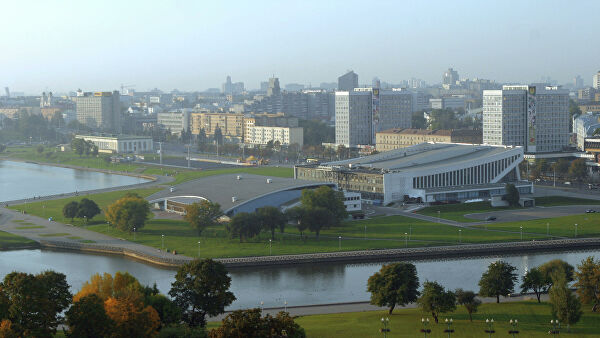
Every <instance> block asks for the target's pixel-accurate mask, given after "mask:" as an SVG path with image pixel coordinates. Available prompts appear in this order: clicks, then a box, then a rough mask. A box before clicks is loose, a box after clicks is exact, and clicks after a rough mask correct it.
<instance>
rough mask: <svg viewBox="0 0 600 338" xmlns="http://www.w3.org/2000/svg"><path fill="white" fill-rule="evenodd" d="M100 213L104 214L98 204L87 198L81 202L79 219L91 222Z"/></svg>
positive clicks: (78, 210)
mask: <svg viewBox="0 0 600 338" xmlns="http://www.w3.org/2000/svg"><path fill="white" fill-rule="evenodd" d="M100 212H102V210H100V207H99V206H98V204H96V202H94V201H92V200H90V199H87V198H82V199H81V201H79V204H78V208H77V217H79V218H86V219H87V220H91V219H92V218H94V216H96V215H98V214H100Z"/></svg>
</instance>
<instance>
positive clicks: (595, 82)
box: [592, 71, 600, 89]
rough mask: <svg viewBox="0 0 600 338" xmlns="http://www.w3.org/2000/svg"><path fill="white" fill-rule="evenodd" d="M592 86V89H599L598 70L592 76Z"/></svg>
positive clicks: (599, 76) (599, 73)
mask: <svg viewBox="0 0 600 338" xmlns="http://www.w3.org/2000/svg"><path fill="white" fill-rule="evenodd" d="M592 87H594V89H600V71H598V73H596V74H594V76H593V77H592Z"/></svg>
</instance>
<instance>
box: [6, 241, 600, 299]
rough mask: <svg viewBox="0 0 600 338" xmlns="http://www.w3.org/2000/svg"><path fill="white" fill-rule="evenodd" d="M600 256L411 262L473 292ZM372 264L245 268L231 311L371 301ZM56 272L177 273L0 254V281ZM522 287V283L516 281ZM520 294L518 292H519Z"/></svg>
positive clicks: (165, 276)
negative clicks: (501, 263)
mask: <svg viewBox="0 0 600 338" xmlns="http://www.w3.org/2000/svg"><path fill="white" fill-rule="evenodd" d="M588 256H594V257H595V258H596V259H598V258H600V251H589V252H555V253H540V254H527V255H516V256H503V257H500V256H494V257H484V258H470V259H469V258H460V259H448V260H435V261H415V262H413V263H415V265H416V267H417V273H418V275H419V280H420V282H421V284H422V283H423V282H424V281H426V280H430V281H438V282H439V283H441V284H442V285H444V286H445V287H447V288H450V289H456V288H463V289H467V290H474V291H477V290H478V289H479V288H478V286H477V283H478V281H479V278H480V277H481V274H482V273H483V272H484V271H485V269H486V268H487V266H488V265H489V264H490V263H491V262H494V261H496V260H498V259H503V260H505V261H506V262H508V263H510V264H512V265H513V266H515V267H516V268H517V269H518V272H517V273H518V274H519V275H523V273H524V272H525V270H526V269H528V268H531V267H535V266H538V265H540V264H543V263H545V262H547V261H549V260H552V259H556V258H560V259H563V260H565V261H567V262H568V263H570V264H571V265H573V266H576V265H577V264H579V263H580V262H581V261H582V260H583V259H584V258H586V257H588ZM381 265H382V264H381V263H372V264H319V265H314V266H311V265H299V266H285V267H273V268H248V269H235V270H232V271H230V274H231V277H232V286H231V290H232V291H233V293H234V294H235V296H236V297H237V300H236V301H235V302H234V303H233V304H232V305H231V306H230V309H238V308H247V307H258V306H260V302H264V306H265V307H282V306H283V304H284V302H285V301H287V302H288V306H298V305H311V304H328V303H342V302H355V301H367V300H369V293H367V291H366V288H367V279H368V278H369V276H371V275H372V274H373V273H374V272H376V271H377V270H379V269H380V268H381ZM49 269H51V270H55V271H58V272H62V273H64V274H66V275H67V280H68V282H69V284H70V285H71V288H72V291H73V292H76V291H77V290H79V289H80V288H81V285H82V284H83V282H85V281H86V280H89V279H90V276H91V275H92V274H94V273H97V272H98V273H104V272H108V273H111V274H114V273H115V272H117V271H128V272H129V273H131V274H132V275H134V276H135V277H136V278H137V279H138V280H139V281H140V282H141V283H142V284H152V283H156V284H157V286H158V288H159V289H160V290H161V292H162V293H165V294H166V293H168V291H169V289H170V287H171V283H172V282H173V281H174V276H175V271H173V270H166V269H161V268H158V267H154V266H150V265H146V264H142V263H139V262H136V261H133V260H129V259H126V258H123V257H119V256H98V255H89V254H81V253H72V252H59V251H46V250H18V251H5V252H0V278H4V275H6V274H7V273H10V272H11V271H23V272H28V273H38V272H41V271H44V270H49ZM519 284H520V281H519ZM517 291H518V290H517Z"/></svg>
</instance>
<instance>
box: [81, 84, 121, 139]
mask: <svg viewBox="0 0 600 338" xmlns="http://www.w3.org/2000/svg"><path fill="white" fill-rule="evenodd" d="M119 97H120V94H119V92H118V91H113V92H94V93H88V92H86V93H83V92H81V91H80V92H78V93H77V96H75V97H73V98H72V99H73V101H74V102H75V105H76V111H77V121H79V122H80V123H82V124H84V125H86V126H88V127H90V128H93V129H100V130H107V131H114V132H120V130H121V102H120V98H119Z"/></svg>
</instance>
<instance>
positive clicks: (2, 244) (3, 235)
mask: <svg viewBox="0 0 600 338" xmlns="http://www.w3.org/2000/svg"><path fill="white" fill-rule="evenodd" d="M38 246H39V245H38V243H37V242H36V241H32V240H30V239H28V238H25V237H21V236H17V235H13V234H9V233H8V232H4V231H0V250H12V249H17V248H24V247H31V248H35V247H38Z"/></svg>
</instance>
